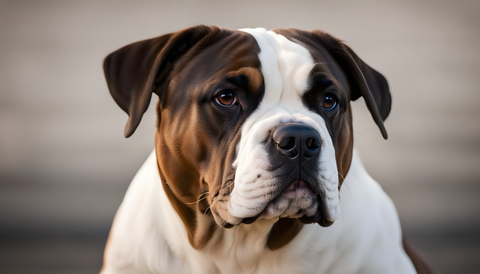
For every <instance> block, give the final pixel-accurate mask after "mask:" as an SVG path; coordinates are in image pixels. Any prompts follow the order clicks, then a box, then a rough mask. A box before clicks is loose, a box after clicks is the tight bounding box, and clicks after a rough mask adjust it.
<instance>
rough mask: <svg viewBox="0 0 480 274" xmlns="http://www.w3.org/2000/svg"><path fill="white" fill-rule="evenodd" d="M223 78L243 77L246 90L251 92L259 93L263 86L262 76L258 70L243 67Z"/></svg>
mask: <svg viewBox="0 0 480 274" xmlns="http://www.w3.org/2000/svg"><path fill="white" fill-rule="evenodd" d="M225 76H226V77H228V78H232V79H235V78H241V77H245V79H246V82H247V85H248V88H249V89H250V90H252V91H260V88H261V87H262V85H263V76H262V73H261V72H260V70H259V69H258V68H252V67H243V68H241V69H239V70H237V71H232V72H229V73H228V74H227V75H225Z"/></svg>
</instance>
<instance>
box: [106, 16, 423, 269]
mask: <svg viewBox="0 0 480 274" xmlns="http://www.w3.org/2000/svg"><path fill="white" fill-rule="evenodd" d="M104 72H105V77H106V81H107V84H108V88H109V90H110V93H111V95H112V97H113V99H114V100H115V102H116V103H117V104H118V105H119V106H120V108H122V109H123V110H124V111H125V112H126V113H127V114H128V115H129V119H128V122H127V124H126V127H125V132H124V135H125V137H129V136H131V135H132V134H133V132H134V131H135V129H136V128H137V126H138V125H139V123H140V120H141V119H142V116H143V114H144V113H145V111H146V110H147V108H148V105H149V103H150V99H151V96H152V93H155V94H156V95H158V97H159V100H158V103H157V106H156V109H157V115H158V120H157V123H156V133H155V147H154V151H153V152H152V153H151V155H150V156H149V157H148V159H147V160H146V162H145V163H144V165H143V166H142V167H141V169H140V170H139V171H138V173H137V175H136V176H135V178H134V179H133V181H132V183H131V185H130V187H129V189H128V191H127V193H126V195H125V198H124V200H123V202H122V204H121V206H120V208H119V209H118V212H117V214H116V216H115V219H114V222H113V225H112V229H111V231H110V235H109V238H108V241H107V245H106V249H105V255H104V264H103V267H102V270H101V273H103V274H110V273H208V274H211V273H342V274H344V273H356V274H360V273H367V274H374V273H383V274H385V273H399V274H400V273H401V274H408V273H417V272H418V273H432V272H431V270H430V268H429V267H428V265H427V264H426V263H425V262H424V261H423V260H421V259H420V257H419V256H418V255H417V254H416V253H415V251H414V250H413V249H412V248H411V247H410V246H409V245H408V244H407V243H406V242H404V241H403V240H402V232H401V228H400V222H399V218H398V215H397V212H396V209H395V207H394V205H393V203H392V201H391V200H390V198H389V197H388V196H387V195H386V193H385V192H384V191H383V190H382V189H381V187H380V186H379V185H378V183H377V182H375V181H374V180H373V179H372V178H371V177H370V176H369V175H368V173H367V172H366V170H365V168H364V167H363V165H362V163H361V160H360V159H359V157H358V155H357V153H356V152H355V150H354V144H353V129H352V110H351V107H350V101H353V100H356V99H358V98H360V97H363V98H364V100H365V103H366V105H367V107H368V110H369V111H370V113H371V115H372V117H373V120H374V121H375V123H376V124H377V125H378V127H379V129H380V132H381V134H382V135H383V137H384V138H385V139H387V131H386V129H385V127H384V124H383V122H384V120H385V119H386V118H387V116H388V114H389V112H390V109H391V95H390V91H389V87H388V84H387V81H386V79H385V78H384V77H383V76H382V75H381V74H380V73H379V72H377V71H375V70H374V69H372V68H371V67H369V66H368V65H367V64H366V63H364V62H363V61H362V60H361V59H360V58H359V57H358V56H357V55H356V54H355V53H354V52H353V51H352V50H351V49H350V48H349V47H348V46H346V45H345V44H344V43H343V42H341V41H340V40H339V39H337V38H335V37H333V36H331V35H330V34H327V33H325V32H322V31H318V30H315V31H302V30H298V29H273V30H270V31H267V30H265V29H262V28H256V29H240V30H230V29H224V28H218V27H213V26H203V25H201V26H195V27H192V28H188V29H184V30H181V31H178V32H175V33H170V34H166V35H163V36H159V37H157V38H153V39H149V40H144V41H140V42H136V43H133V44H130V45H127V46H125V47H123V48H121V49H119V50H117V51H115V52H113V53H111V54H110V55H108V56H107V57H106V59H105V61H104Z"/></svg>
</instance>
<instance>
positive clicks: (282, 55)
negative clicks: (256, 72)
mask: <svg viewBox="0 0 480 274" xmlns="http://www.w3.org/2000/svg"><path fill="white" fill-rule="evenodd" d="M240 31H243V32H247V33H249V34H250V35H252V36H253V37H254V38H255V40H256V41H257V44H258V46H259V47H260V53H259V55H258V57H259V61H260V66H261V71H262V74H263V77H264V81H265V89H266V90H265V94H266V95H269V94H270V95H271V94H277V95H281V94H280V93H282V92H280V91H283V92H285V91H290V92H293V93H296V94H297V95H299V96H301V95H302V94H303V93H304V92H305V91H306V90H307V88H308V84H309V75H310V73H311V71H312V70H313V69H314V67H315V63H314V60H313V58H312V56H311V54H310V52H309V51H308V50H307V49H306V48H305V47H303V46H301V45H300V44H297V43H294V42H292V41H290V40H288V39H287V38H286V37H285V36H283V35H280V34H277V33H275V32H273V31H267V30H266V29H264V28H255V29H240ZM265 99H267V100H269V99H270V100H274V99H275V98H265ZM277 99H279V98H277Z"/></svg>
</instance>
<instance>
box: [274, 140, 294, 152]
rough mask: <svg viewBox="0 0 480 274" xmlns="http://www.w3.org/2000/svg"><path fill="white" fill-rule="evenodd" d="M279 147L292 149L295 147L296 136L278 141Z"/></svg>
mask: <svg viewBox="0 0 480 274" xmlns="http://www.w3.org/2000/svg"><path fill="white" fill-rule="evenodd" d="M278 147H279V148H281V149H284V150H291V149H292V148H294V147H295V138H294V137H289V138H283V139H282V140H281V141H280V142H279V143H278Z"/></svg>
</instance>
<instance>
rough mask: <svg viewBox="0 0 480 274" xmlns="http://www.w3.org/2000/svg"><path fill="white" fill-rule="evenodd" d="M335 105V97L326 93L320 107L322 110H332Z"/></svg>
mask: <svg viewBox="0 0 480 274" xmlns="http://www.w3.org/2000/svg"><path fill="white" fill-rule="evenodd" d="M336 106H337V99H336V98H335V96H334V95H331V94H327V95H325V98H323V103H322V107H323V109H324V110H327V111H328V110H333V109H334V108H335V107H336Z"/></svg>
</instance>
